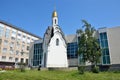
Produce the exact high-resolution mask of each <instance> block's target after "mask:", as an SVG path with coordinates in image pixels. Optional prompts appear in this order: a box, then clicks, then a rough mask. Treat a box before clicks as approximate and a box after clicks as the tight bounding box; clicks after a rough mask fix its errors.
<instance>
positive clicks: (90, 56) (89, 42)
mask: <svg viewBox="0 0 120 80" xmlns="http://www.w3.org/2000/svg"><path fill="white" fill-rule="evenodd" d="M82 22H83V26H82V29H79V30H77V34H78V35H79V36H80V40H79V45H78V47H79V49H78V53H79V55H81V54H82V56H83V58H82V60H83V61H84V62H86V61H89V62H91V64H92V65H95V66H96V65H97V63H98V62H99V60H100V56H101V50H100V45H99V43H98V40H97V39H96V37H94V34H95V32H96V30H95V29H94V27H92V26H91V24H89V23H88V22H87V21H85V20H82Z"/></svg>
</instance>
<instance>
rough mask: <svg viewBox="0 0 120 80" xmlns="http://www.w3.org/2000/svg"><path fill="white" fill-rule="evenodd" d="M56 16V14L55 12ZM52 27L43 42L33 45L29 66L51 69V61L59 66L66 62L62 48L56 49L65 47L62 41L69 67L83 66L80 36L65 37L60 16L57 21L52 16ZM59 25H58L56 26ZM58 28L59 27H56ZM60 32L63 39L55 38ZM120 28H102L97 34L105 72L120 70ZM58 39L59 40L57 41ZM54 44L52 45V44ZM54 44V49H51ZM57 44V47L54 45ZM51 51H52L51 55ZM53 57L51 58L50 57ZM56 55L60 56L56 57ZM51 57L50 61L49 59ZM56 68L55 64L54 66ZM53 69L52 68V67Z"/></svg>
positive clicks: (102, 66) (36, 42)
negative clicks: (80, 54) (61, 46)
mask: <svg viewBox="0 0 120 80" xmlns="http://www.w3.org/2000/svg"><path fill="white" fill-rule="evenodd" d="M53 15H54V12H53ZM55 15H57V12H56V11H55ZM52 20H53V21H52V22H53V25H52V27H48V29H47V30H46V32H45V34H44V37H43V39H42V40H38V41H35V42H33V43H32V44H31V47H30V50H31V51H30V56H29V64H30V65H31V66H33V67H37V66H39V65H41V66H42V67H49V66H47V63H48V62H49V60H50V63H52V61H53V62H55V64H57V65H59V60H61V61H62V60H64V61H65V62H66V58H65V56H62V57H61V56H60V54H62V53H61V50H62V49H61V48H59V49H56V46H57V47H58V46H59V45H60V44H62V45H63V43H60V44H59V40H60V39H61V41H62V42H65V43H66V47H65V48H64V49H63V50H65V49H66V50H65V53H64V54H67V62H68V66H69V67H72V66H78V64H83V62H81V58H82V56H78V54H77V50H78V42H79V40H80V35H79V34H77V33H76V34H73V35H66V36H64V34H63V32H62V30H61V29H60V27H59V26H58V16H57V19H56V16H55V18H54V16H52ZM56 23H57V25H55V24H56ZM56 26H57V27H56ZM57 30H58V32H60V34H57V36H59V37H60V36H61V38H56V37H55V38H54V37H53V36H54V34H55V33H54V32H55V31H57ZM119 32H120V27H114V28H100V29H98V30H97V32H95V35H94V36H95V37H96V38H97V39H98V40H99V43H100V48H101V49H102V51H101V58H100V63H99V64H98V65H99V66H100V68H101V69H102V70H103V69H104V70H107V69H111V70H112V69H117V70H118V69H120V49H119V48H120V43H119V40H120V35H119ZM57 39H58V40H57ZM51 42H52V43H51ZM51 44H52V47H51V48H49V47H50V46H51ZM54 44H55V45H54ZM49 51H52V52H51V53H49ZM48 55H50V56H52V57H50V56H48ZM56 55H59V57H58V56H56ZM48 57H50V59H48ZM63 63H64V62H63ZM85 64H86V65H87V66H90V65H91V64H90V63H88V62H86V63H85ZM52 66H54V64H52ZM50 67H51V66H50Z"/></svg>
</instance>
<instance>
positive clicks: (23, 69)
mask: <svg viewBox="0 0 120 80" xmlns="http://www.w3.org/2000/svg"><path fill="white" fill-rule="evenodd" d="M18 65H19V66H20V71H21V72H25V66H26V64H25V63H18Z"/></svg>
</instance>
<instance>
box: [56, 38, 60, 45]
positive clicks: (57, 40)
mask: <svg viewBox="0 0 120 80" xmlns="http://www.w3.org/2000/svg"><path fill="white" fill-rule="evenodd" d="M56 46H59V39H58V38H57V39H56Z"/></svg>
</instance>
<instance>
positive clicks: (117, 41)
mask: <svg viewBox="0 0 120 80" xmlns="http://www.w3.org/2000/svg"><path fill="white" fill-rule="evenodd" d="M107 37H108V46H109V51H110V60H111V64H120V27H115V28H108V29H107Z"/></svg>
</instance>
